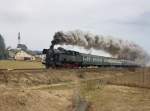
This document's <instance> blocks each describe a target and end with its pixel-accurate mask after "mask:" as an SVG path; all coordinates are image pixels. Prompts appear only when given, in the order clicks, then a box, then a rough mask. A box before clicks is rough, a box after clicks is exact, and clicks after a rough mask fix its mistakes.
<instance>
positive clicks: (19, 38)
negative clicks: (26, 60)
mask: <svg viewBox="0 0 150 111" xmlns="http://www.w3.org/2000/svg"><path fill="white" fill-rule="evenodd" d="M18 44H21V37H20V32H19V33H18Z"/></svg>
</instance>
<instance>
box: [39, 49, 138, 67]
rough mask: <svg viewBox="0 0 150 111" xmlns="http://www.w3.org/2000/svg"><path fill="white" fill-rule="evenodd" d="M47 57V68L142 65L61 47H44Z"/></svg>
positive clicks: (44, 62)
mask: <svg viewBox="0 0 150 111" xmlns="http://www.w3.org/2000/svg"><path fill="white" fill-rule="evenodd" d="M43 54H45V55H46V56H45V59H44V60H43V62H42V63H43V64H45V66H46V68H49V67H71V68H79V67H89V66H96V67H140V65H139V64H138V63H136V62H134V61H130V60H122V59H116V58H111V57H103V56H97V55H91V54H84V53H79V52H76V51H72V50H65V49H63V48H61V47H59V48H57V49H54V48H49V49H43Z"/></svg>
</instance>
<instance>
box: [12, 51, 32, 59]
mask: <svg viewBox="0 0 150 111" xmlns="http://www.w3.org/2000/svg"><path fill="white" fill-rule="evenodd" d="M15 60H31V61H32V60H35V57H34V56H33V55H31V54H29V53H27V52H25V51H23V50H20V51H18V52H17V53H16V54H15Z"/></svg>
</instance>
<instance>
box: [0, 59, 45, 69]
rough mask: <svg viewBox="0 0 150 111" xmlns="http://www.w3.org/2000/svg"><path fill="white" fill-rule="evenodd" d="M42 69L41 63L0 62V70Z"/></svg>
mask: <svg viewBox="0 0 150 111" xmlns="http://www.w3.org/2000/svg"><path fill="white" fill-rule="evenodd" d="M33 68H44V66H43V65H42V63H41V62H36V61H32V62H31V61H14V60H0V69H33Z"/></svg>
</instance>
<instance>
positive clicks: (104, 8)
mask: <svg viewBox="0 0 150 111" xmlns="http://www.w3.org/2000/svg"><path fill="white" fill-rule="evenodd" d="M76 29H80V30H83V31H88V32H91V33H93V34H99V35H104V36H108V35H110V36H113V37H116V38H122V39H124V40H129V41H133V42H135V43H137V44H139V45H140V46H142V47H143V48H144V49H145V50H146V51H147V52H149V53H150V44H149V42H150V30H149V29H150V0H0V33H1V34H2V35H3V37H4V39H5V42H6V44H7V46H11V47H13V48H15V47H16V44H17V34H18V32H20V33H21V43H24V44H26V45H27V46H28V48H29V49H33V50H42V49H43V48H48V47H49V46H50V44H51V40H52V38H53V35H54V34H55V32H57V31H70V30H76Z"/></svg>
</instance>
